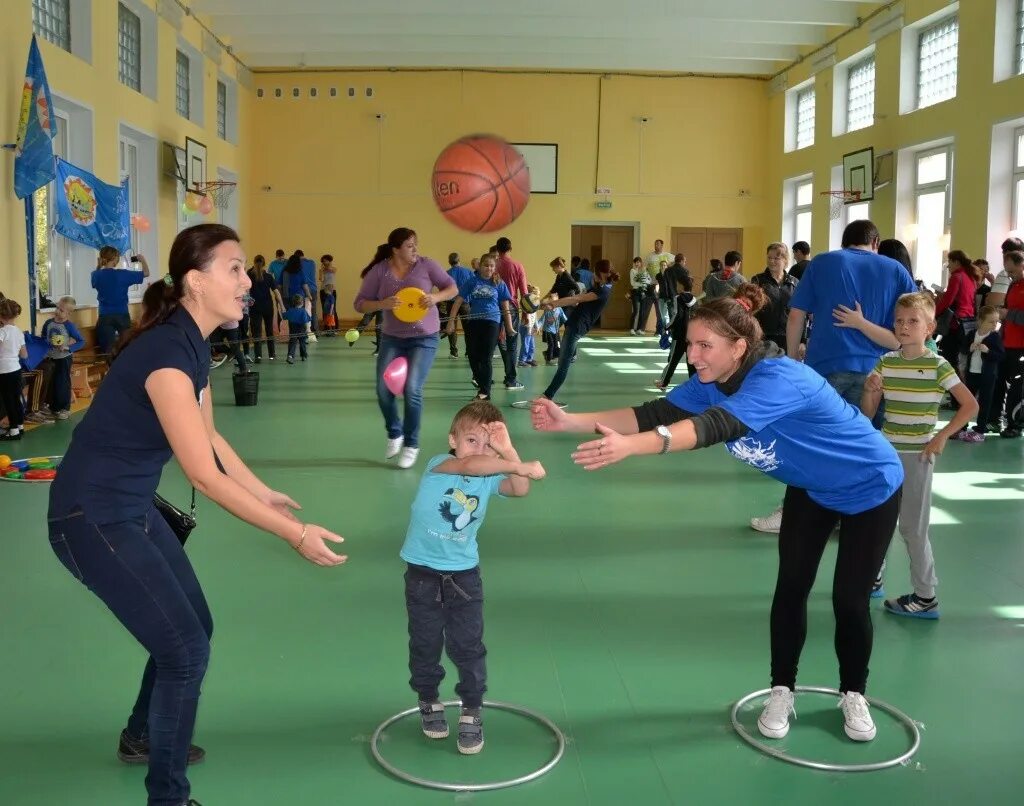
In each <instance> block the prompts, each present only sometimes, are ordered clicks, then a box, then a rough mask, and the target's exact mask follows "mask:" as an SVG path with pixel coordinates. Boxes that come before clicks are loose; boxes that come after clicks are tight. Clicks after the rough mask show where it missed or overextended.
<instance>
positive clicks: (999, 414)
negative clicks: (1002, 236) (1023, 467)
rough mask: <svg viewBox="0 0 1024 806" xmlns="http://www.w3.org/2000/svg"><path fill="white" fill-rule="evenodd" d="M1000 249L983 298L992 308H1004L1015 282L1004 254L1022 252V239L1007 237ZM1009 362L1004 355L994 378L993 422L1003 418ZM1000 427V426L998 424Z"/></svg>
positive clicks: (1023, 249)
mask: <svg viewBox="0 0 1024 806" xmlns="http://www.w3.org/2000/svg"><path fill="white" fill-rule="evenodd" d="M1000 249H1001V250H1002V253H1003V270H1002V271H1001V272H999V274H998V275H996V277H995V279H994V280H993V282H992V290H991V291H990V292H989V295H988V298H987V299H986V300H985V304H986V305H991V306H992V307H994V308H1004V307H1005V306H1006V296H1007V292H1008V291H1009V290H1010V285H1011V284H1012V283H1013V282H1017V281H1015V280H1014V279H1013V278H1012V277H1011V268H1012V266H1011V265H1010V264H1009V263H1008V262H1007V259H1006V256H1007V255H1009V254H1010V253H1011V252H1024V241H1021V239H1020V238H1007V239H1006V240H1005V241H1003V243H1002V244H1001V245H1000ZM1000 316H1005V312H1001V313H1000ZM1009 363H1012V362H1009ZM1009 363H1008V362H1007V360H1006V359H1005V357H1004V359H1003V364H1002V365H1001V369H1000V371H999V377H998V378H997V379H996V388H995V392H993V394H992V419H993V422H999V421H1000V420H1001V419H1002V418H1003V405H1004V403H1005V402H1006V386H1007V383H1008V377H1007V375H1006V369H1007V368H1008V367H1009ZM1006 414H1007V417H1008V416H1009V414H1010V412H1009V411H1007V412H1006ZM1000 427H1002V426H1001V425H1000Z"/></svg>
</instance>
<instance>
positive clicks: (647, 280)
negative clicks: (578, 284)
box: [552, 255, 654, 336]
mask: <svg viewBox="0 0 1024 806" xmlns="http://www.w3.org/2000/svg"><path fill="white" fill-rule="evenodd" d="M653 284H654V278H653V277H651V275H650V273H648V271H647V269H646V268H645V267H644V259H643V258H642V257H640V256H639V255H638V256H637V257H635V258H633V268H632V269H630V270H629V301H630V305H631V306H632V307H631V312H630V316H629V335H631V336H642V335H643V334H644V326H645V324H646V321H647V317H646V316H645V314H646V313H648V312H649V311H650V310H651V305H650V302H649V301H648V294H647V289H648V288H650V287H651V285H653ZM552 291H554V289H552ZM569 293H576V292H574V291H571V290H570V291H569ZM559 296H561V293H559Z"/></svg>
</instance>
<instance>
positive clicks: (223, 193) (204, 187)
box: [193, 182, 237, 210]
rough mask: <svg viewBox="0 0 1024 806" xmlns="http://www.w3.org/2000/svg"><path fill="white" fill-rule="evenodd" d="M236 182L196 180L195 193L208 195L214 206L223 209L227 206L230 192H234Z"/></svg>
mask: <svg viewBox="0 0 1024 806" xmlns="http://www.w3.org/2000/svg"><path fill="white" fill-rule="evenodd" d="M236 184H237V183H236V182H196V183H195V191H193V192H195V193H198V194H199V195H200V196H209V197H210V199H211V200H212V201H213V204H214V206H215V207H218V208H219V209H221V210H223V209H225V208H226V207H227V206H228V200H229V199H230V198H231V194H232V193H234V192H235V185H236Z"/></svg>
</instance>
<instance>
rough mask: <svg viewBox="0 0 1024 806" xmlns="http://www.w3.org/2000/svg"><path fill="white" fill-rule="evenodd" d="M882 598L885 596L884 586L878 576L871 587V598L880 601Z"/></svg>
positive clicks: (880, 577)
mask: <svg viewBox="0 0 1024 806" xmlns="http://www.w3.org/2000/svg"><path fill="white" fill-rule="evenodd" d="M883 596H885V584H884V583H883V582H882V576H881V574H879V575H878V576H877V577H875V581H874V583H872V585H871V598H872V599H881V598H882V597H883Z"/></svg>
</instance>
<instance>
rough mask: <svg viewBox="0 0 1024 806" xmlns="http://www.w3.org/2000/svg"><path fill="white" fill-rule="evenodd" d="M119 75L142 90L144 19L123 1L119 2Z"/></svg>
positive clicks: (136, 89)
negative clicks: (126, 6) (130, 9)
mask: <svg viewBox="0 0 1024 806" xmlns="http://www.w3.org/2000/svg"><path fill="white" fill-rule="evenodd" d="M117 77H118V78H119V79H121V83H122V84H124V85H125V86H126V87H131V88H132V89H133V90H135V91H136V92H141V91H142V21H141V20H140V19H139V17H138V15H137V14H134V13H133V12H131V11H129V10H128V9H127V8H125V6H124V4H123V3H118V4H117Z"/></svg>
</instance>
